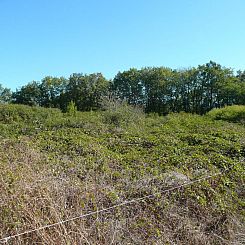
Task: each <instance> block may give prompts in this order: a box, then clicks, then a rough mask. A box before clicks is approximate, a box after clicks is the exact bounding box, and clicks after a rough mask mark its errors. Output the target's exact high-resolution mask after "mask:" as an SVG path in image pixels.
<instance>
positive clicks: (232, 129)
mask: <svg viewBox="0 0 245 245" xmlns="http://www.w3.org/2000/svg"><path fill="white" fill-rule="evenodd" d="M102 106H103V108H104V110H103V111H101V112H99V111H97V112H95V111H89V112H76V113H73V111H74V110H73V109H74V105H73V106H72V105H71V110H68V112H67V113H61V111H59V110H58V109H44V108H40V107H29V106H23V105H1V108H0V129H1V130H0V138H1V141H0V172H1V178H0V193H1V194H0V195H1V198H0V238H2V237H5V236H8V235H11V234H16V233H19V232H23V231H26V230H29V229H33V228H36V227H40V226H42V225H46V224H50V223H55V222H58V221H60V220H64V219H67V218H70V217H74V216H77V215H80V214H86V213H88V212H90V211H96V210H99V209H102V208H105V207H109V206H112V205H115V204H117V203H121V202H123V201H125V200H131V199H133V198H137V197H142V196H145V195H149V194H152V193H158V192H159V191H162V190H164V189H166V188H167V187H172V186H177V185H178V184H181V183H183V182H185V181H189V180H195V179H197V178H200V177H203V176H206V175H212V174H215V173H219V172H220V171H223V170H225V169H228V168H231V170H230V171H229V172H227V174H225V175H223V176H216V177H214V178H212V179H210V180H207V181H202V182H200V183H197V184H194V185H192V186H189V187H186V188H181V189H179V190H176V191H174V192H172V193H169V194H166V195H163V196H161V195H156V197H155V198H151V199H145V200H144V201H142V202H139V203H134V204H133V205H129V206H122V207H119V208H116V209H114V210H111V211H109V212H104V213H100V214H98V215H93V216H89V217H86V218H85V219H82V220H75V221H72V222H69V223H65V224H62V225H60V226H55V227H53V228H50V229H45V230H41V231H38V232H33V233H31V234H29V235H24V236H21V237H19V238H16V239H13V240H10V241H9V243H10V244H243V243H244V235H243V234H244V228H245V227H244V217H245V213H244V205H245V200H244V196H245V195H244V194H245V193H244V162H245V160H244V159H245V128H244V124H241V123H231V122H227V121H224V120H214V119H225V120H226V119H227V118H228V116H224V117H223V116H222V117H221V118H220V117H219V116H217V115H219V113H221V115H223V114H225V113H224V112H225V110H234V111H235V112H236V110H237V109H236V108H237V107H234V108H235V109H234V108H225V109H224V111H223V110H222V109H216V110H215V111H211V112H210V113H209V114H208V115H206V116H199V115H192V114H188V113H178V114H176V113H172V114H169V115H168V116H165V117H159V116H158V114H149V115H147V116H145V114H144V113H143V112H142V111H141V110H140V109H139V108H138V109H137V108H132V107H129V106H127V105H126V104H124V103H118V102H116V101H113V100H112V101H109V102H108V101H105V102H104V103H103V105H102ZM235 112H234V113H235ZM229 118H231V117H229ZM235 118H236V116H235ZM228 121H233V119H231V120H230V119H228ZM234 121H237V120H234Z"/></svg>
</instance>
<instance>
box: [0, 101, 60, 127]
mask: <svg viewBox="0 0 245 245" xmlns="http://www.w3.org/2000/svg"><path fill="white" fill-rule="evenodd" d="M61 116H62V113H61V111H60V110H59V109H54V108H52V109H51V108H48V109H46V108H42V107H31V106H26V105H13V104H8V105H7V104H0V122H1V123H13V122H25V123H35V122H39V123H40V122H44V121H46V120H47V119H49V118H57V117H61Z"/></svg>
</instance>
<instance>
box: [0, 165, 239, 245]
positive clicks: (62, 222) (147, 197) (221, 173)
mask: <svg viewBox="0 0 245 245" xmlns="http://www.w3.org/2000/svg"><path fill="white" fill-rule="evenodd" d="M234 166H235V165H233V166H232V167H230V168H228V169H226V170H224V171H221V172H219V173H216V174H213V175H207V176H205V177H202V178H199V179H196V180H192V181H188V182H185V183H183V184H180V185H177V186H174V187H170V188H168V189H165V190H163V191H159V192H156V193H154V194H149V195H146V196H143V197H138V198H134V199H131V200H127V201H124V202H121V203H119V204H115V205H113V206H110V207H107V208H103V209H100V210H97V211H92V212H89V213H86V214H82V215H79V216H75V217H71V218H69V219H65V220H61V221H59V222H56V223H52V224H49V225H44V226H40V227H38V228H35V229H31V230H27V231H24V232H21V233H17V234H15V235H10V236H7V237H4V238H2V239H0V243H8V242H9V241H10V240H12V239H15V238H17V237H21V236H24V235H28V234H31V233H34V232H37V231H40V230H44V229H49V228H52V227H55V226H58V225H61V224H64V223H68V222H71V221H74V220H78V219H84V218H86V217H88V216H92V215H96V214H100V213H104V212H108V211H110V210H113V209H116V208H118V207H122V206H127V205H130V204H133V203H138V202H141V201H143V200H145V199H150V198H154V197H159V196H162V195H163V194H165V193H169V192H173V191H176V190H179V189H181V188H184V187H186V186H191V185H193V184H195V183H198V182H201V181H204V180H208V179H211V178H214V177H217V176H220V175H223V174H225V173H227V172H228V171H230V170H231V169H233V167H234Z"/></svg>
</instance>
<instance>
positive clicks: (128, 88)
mask: <svg viewBox="0 0 245 245" xmlns="http://www.w3.org/2000/svg"><path fill="white" fill-rule="evenodd" d="M107 96H113V97H114V98H116V99H120V100H125V101H127V102H128V103H129V104H131V105H135V106H141V107H142V108H143V109H144V110H145V112H147V113H151V112H155V113H159V114H161V115H164V114H167V113H169V112H180V111H185V112H190V113H198V114H204V113H206V112H208V111H210V110H211V109H213V108H220V107H224V106H226V105H233V104H243V105H244V104H245V71H238V72H234V71H233V69H231V68H226V67H222V66H221V65H220V64H217V63H215V62H213V61H210V62H209V63H207V64H204V65H199V66H198V67H192V68H188V69H180V70H177V69H171V68H167V67H146V68H142V69H135V68H132V69H129V70H127V71H123V72H118V74H117V75H116V76H115V77H114V79H112V80H108V79H106V78H105V77H104V76H103V75H102V74H101V73H93V74H89V75H87V74H81V73H74V74H72V75H71V76H70V77H69V78H68V79H67V78H64V77H60V78H58V77H50V76H48V77H45V78H44V79H42V80H41V81H33V82H30V83H28V84H27V85H24V86H22V87H21V88H20V89H18V90H16V92H11V91H10V90H9V89H6V88H3V87H2V86H0V102H10V103H17V104H26V105H31V106H43V107H56V108H60V109H61V110H62V111H66V108H67V106H68V104H69V103H70V102H71V101H73V103H75V105H76V107H77V109H78V110H80V111H88V110H98V109H101V101H102V100H103V98H105V97H107Z"/></svg>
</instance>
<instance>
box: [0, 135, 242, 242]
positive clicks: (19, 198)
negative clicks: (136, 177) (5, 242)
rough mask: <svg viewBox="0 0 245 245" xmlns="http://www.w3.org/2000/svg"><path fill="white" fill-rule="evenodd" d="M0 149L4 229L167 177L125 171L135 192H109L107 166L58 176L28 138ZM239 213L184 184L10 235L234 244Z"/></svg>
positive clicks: (60, 215) (46, 219)
mask: <svg viewBox="0 0 245 245" xmlns="http://www.w3.org/2000/svg"><path fill="white" fill-rule="evenodd" d="M0 151H1V153H4V154H0V161H1V165H0V166H1V179H0V192H1V200H0V220H1V222H0V236H1V237H5V236H8V235H14V234H16V233H19V232H23V231H26V230H30V229H33V228H37V227H41V226H43V225H47V224H51V223H55V222H59V221H61V220H64V219H67V218H70V217H74V216H77V215H80V214H83V213H84V214H85V213H87V212H90V211H95V210H98V209H101V208H103V207H108V206H110V205H112V204H113V203H117V202H120V201H122V200H123V198H128V197H129V196H130V197H133V196H134V195H137V196H139V191H140V195H143V194H144V193H145V192H146V193H148V191H150V190H152V188H154V187H156V186H158V185H159V184H163V183H164V182H161V181H160V180H154V179H150V178H149V180H147V179H146V180H145V181H143V182H142V181H141V182H139V181H138V182H135V183H129V182H128V181H127V180H126V179H124V180H121V183H120V184H122V185H124V186H125V187H126V190H130V191H128V193H130V195H129V194H127V193H126V192H125V193H123V194H119V195H118V196H120V197H119V198H118V197H116V196H115V197H113V196H112V197H111V195H112V194H111V193H113V189H114V183H113V180H112V181H111V182H109V181H108V178H105V176H103V173H101V174H100V173H97V176H95V175H94V174H88V175H87V176H86V178H85V179H83V180H82V181H81V180H80V181H79V179H78V178H74V176H72V175H71V176H66V175H63V176H62V175H61V176H56V175H54V174H53V172H52V168H51V167H50V168H49V167H47V166H45V164H43V163H44V162H45V161H46V158H47V156H45V154H43V153H41V152H39V151H37V150H35V149H34V148H33V147H32V146H31V145H30V142H29V141H28V139H26V140H25V141H23V140H22V142H19V143H16V142H15V143H14V142H13V141H11V140H5V141H2V142H1V150H0ZM162 181H163V180H162ZM118 184H119V183H118ZM109 192H110V195H107V194H108V193H109ZM110 197H111V198H110ZM113 198H115V201H114V200H112V199H113ZM117 198H118V199H117ZM233 219H234V217H229V216H227V214H225V213H224V214H222V213H215V212H214V213H212V212H210V210H209V209H208V208H207V207H203V208H201V207H200V206H199V205H197V204H196V203H195V202H193V201H191V200H189V199H187V198H186V197H185V194H184V191H180V192H178V193H175V195H172V194H171V195H166V196H164V197H163V198H162V197H159V198H155V199H153V200H147V201H145V202H142V203H138V204H134V205H131V206H129V207H121V208H118V209H116V210H112V211H110V212H106V213H103V214H98V215H93V216H90V217H87V218H86V219H82V220H76V221H73V222H69V223H66V224H62V225H59V226H55V227H53V228H50V229H45V230H41V231H37V232H33V233H30V234H28V235H24V236H21V237H19V238H15V239H13V240H10V241H9V243H10V244H18V245H20V244H200V245H201V244H230V243H231V241H232V240H234V239H237V238H238V240H240V241H241V242H240V244H242V241H244V235H242V233H241V232H242V230H240V233H237V234H235V233H234V231H235V230H236V227H234V226H235V222H232V220H233ZM240 228H241V226H240ZM234 244H235V243H234ZM236 244H239V243H236Z"/></svg>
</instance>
